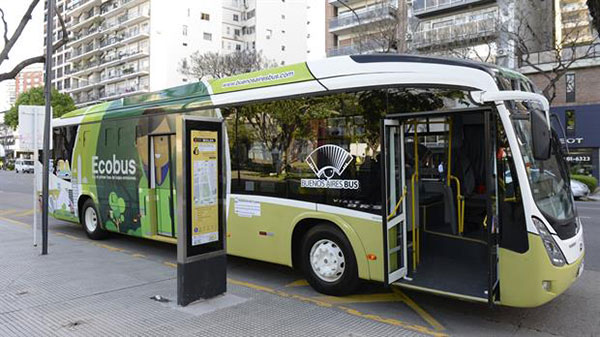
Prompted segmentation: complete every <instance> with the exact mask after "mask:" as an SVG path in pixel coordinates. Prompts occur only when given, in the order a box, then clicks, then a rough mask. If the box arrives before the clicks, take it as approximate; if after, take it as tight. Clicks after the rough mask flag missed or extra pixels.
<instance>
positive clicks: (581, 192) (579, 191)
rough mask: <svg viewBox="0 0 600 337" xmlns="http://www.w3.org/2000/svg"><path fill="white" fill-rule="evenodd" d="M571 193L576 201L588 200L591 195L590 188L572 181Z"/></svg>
mask: <svg viewBox="0 0 600 337" xmlns="http://www.w3.org/2000/svg"><path fill="white" fill-rule="evenodd" d="M571 192H573V196H574V197H575V198H576V199H579V198H586V197H587V196H588V195H589V194H590V188H589V187H588V186H587V185H586V184H584V183H582V182H581V181H578V180H573V179H571Z"/></svg>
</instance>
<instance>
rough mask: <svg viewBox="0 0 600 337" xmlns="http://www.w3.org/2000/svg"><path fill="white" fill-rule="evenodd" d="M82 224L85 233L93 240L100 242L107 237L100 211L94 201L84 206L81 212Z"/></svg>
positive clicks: (88, 201)
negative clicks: (101, 221)
mask: <svg viewBox="0 0 600 337" xmlns="http://www.w3.org/2000/svg"><path fill="white" fill-rule="evenodd" d="M81 224H82V225H83V229H85V233H86V234H87V236H88V237H89V238H90V239H92V240H100V239H104V238H105V237H106V231H105V230H103V229H102V226H101V224H100V217H99V216H98V210H97V209H96V205H94V202H93V201H92V199H88V200H86V201H85V203H84V204H83V209H82V210H81Z"/></svg>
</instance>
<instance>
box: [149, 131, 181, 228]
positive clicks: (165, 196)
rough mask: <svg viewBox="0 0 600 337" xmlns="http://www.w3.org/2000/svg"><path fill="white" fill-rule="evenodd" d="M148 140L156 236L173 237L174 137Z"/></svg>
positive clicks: (164, 136) (161, 136) (162, 136)
mask: <svg viewBox="0 0 600 337" xmlns="http://www.w3.org/2000/svg"><path fill="white" fill-rule="evenodd" d="M150 139H151V141H150V160H151V162H150V189H151V190H152V191H153V193H154V202H155V207H154V208H155V209H156V216H155V219H156V231H157V234H158V235H162V236H167V237H175V223H176V222H175V195H174V192H175V181H174V179H175V174H174V169H175V167H174V166H175V162H174V159H175V158H174V153H175V139H174V135H157V136H151V138H150Z"/></svg>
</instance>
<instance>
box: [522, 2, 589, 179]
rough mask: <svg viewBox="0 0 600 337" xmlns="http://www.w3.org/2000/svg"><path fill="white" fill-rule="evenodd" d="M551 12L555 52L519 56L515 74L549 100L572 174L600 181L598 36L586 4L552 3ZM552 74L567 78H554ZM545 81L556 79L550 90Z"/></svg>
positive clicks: (545, 51) (544, 51)
mask: <svg viewBox="0 0 600 337" xmlns="http://www.w3.org/2000/svg"><path fill="white" fill-rule="evenodd" d="M554 8H555V23H556V26H555V28H554V31H555V44H556V46H558V48H550V49H548V50H543V51H539V52H535V53H531V54H528V55H523V56H522V57H523V58H524V61H523V62H522V63H521V67H520V69H519V70H520V71H521V72H522V73H524V74H526V75H527V76H528V77H529V78H530V79H531V80H532V81H533V82H535V83H536V85H537V86H538V88H540V89H541V90H543V89H547V93H548V94H549V96H551V97H552V102H551V110H552V113H553V114H555V115H556V116H558V119H559V120H561V124H562V127H564V132H562V131H559V137H561V138H562V139H563V142H565V143H566V144H568V146H569V153H568V154H567V155H566V159H567V161H568V162H569V163H570V164H571V169H572V170H574V171H577V172H578V173H580V174H589V175H593V176H595V177H596V178H600V133H598V130H597V126H598V125H599V124H600V97H599V96H598V91H599V90H598V89H599V88H600V40H599V39H598V32H597V31H595V30H594V28H593V27H592V18H591V17H590V15H589V10H588V7H587V5H586V1H585V0H554ZM558 60H560V61H558ZM565 67H567V69H565ZM554 69H559V70H560V71H561V72H562V71H564V70H566V72H565V73H564V74H563V75H562V76H560V77H556V75H555V73H553V72H554ZM549 78H551V79H555V78H556V79H557V81H556V83H555V84H554V86H552V85H550V81H549ZM558 127H559V128H561V125H558Z"/></svg>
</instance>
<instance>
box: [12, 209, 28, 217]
mask: <svg viewBox="0 0 600 337" xmlns="http://www.w3.org/2000/svg"><path fill="white" fill-rule="evenodd" d="M31 214H33V208H32V209H30V210H27V211H25V212H21V213H17V214H13V215H12V216H16V217H18V218H20V217H24V216H28V215H31Z"/></svg>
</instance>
